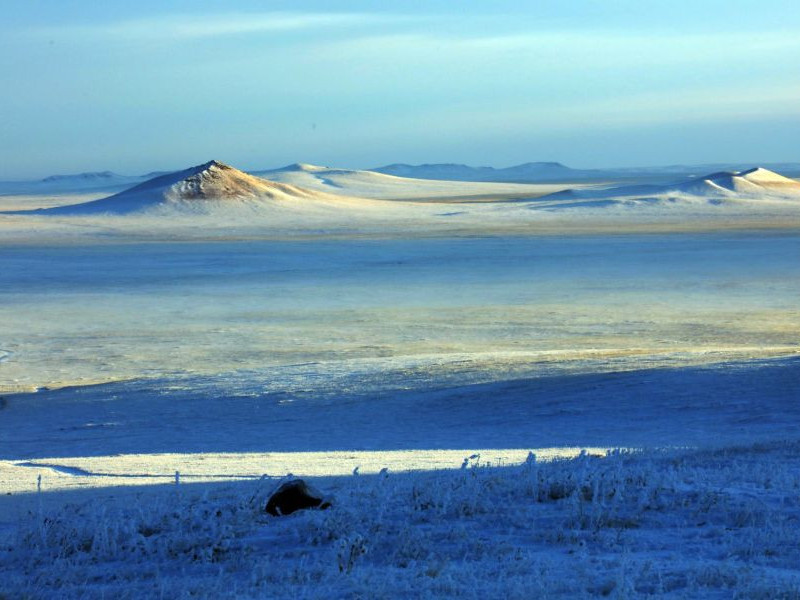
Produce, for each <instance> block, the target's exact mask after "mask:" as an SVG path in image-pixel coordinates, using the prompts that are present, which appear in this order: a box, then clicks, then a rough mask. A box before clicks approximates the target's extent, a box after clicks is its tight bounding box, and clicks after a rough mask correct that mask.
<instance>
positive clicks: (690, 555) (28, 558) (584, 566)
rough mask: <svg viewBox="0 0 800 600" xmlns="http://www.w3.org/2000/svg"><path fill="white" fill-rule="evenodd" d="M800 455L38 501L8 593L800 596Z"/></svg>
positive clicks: (8, 557) (715, 453)
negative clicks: (303, 504)
mask: <svg viewBox="0 0 800 600" xmlns="http://www.w3.org/2000/svg"><path fill="white" fill-rule="evenodd" d="M798 460H800V445H798V443H797V442H793V443H777V442H774V443H768V444H760V445H750V446H743V447H728V448H722V449H709V450H671V451H649V452H631V451H614V452H610V453H608V454H607V455H605V456H603V457H597V456H592V455H589V454H582V455H581V456H579V457H577V458H575V459H572V460H556V461H551V462H539V461H537V460H536V457H535V456H534V455H533V454H531V455H530V456H529V457H528V459H527V460H526V461H525V462H524V463H523V464H515V465H502V466H497V465H486V464H484V462H483V461H482V460H481V457H480V455H472V456H468V457H465V459H464V461H463V464H462V467H461V469H458V470H449V471H429V472H410V473H399V474H397V473H393V472H391V471H382V472H381V473H379V474H377V475H369V476H367V475H358V474H356V475H353V476H350V477H344V478H328V479H322V480H320V481H319V482H318V483H319V485H320V486H321V487H323V488H324V489H325V490H326V491H327V492H328V493H329V494H330V495H331V499H332V502H333V507H332V508H330V509H328V510H325V511H319V510H312V511H301V512H298V513H294V514H293V515H291V516H288V517H272V516H269V515H267V514H266V513H265V512H264V506H265V504H266V501H267V498H268V497H269V494H270V492H271V491H273V490H274V489H275V488H276V487H277V485H278V483H279V481H276V480H274V479H269V478H262V479H259V480H256V481H253V482H245V483H238V484H227V485H212V486H209V485H188V484H187V485H184V484H177V485H172V486H171V487H168V488H162V489H160V490H158V491H150V490H148V491H142V492H140V493H136V494H129V495H127V496H123V497H122V499H119V498H118V499H117V501H116V502H114V501H108V500H106V501H104V502H100V501H99V500H98V499H97V498H95V499H91V497H88V498H87V497H86V496H82V497H79V498H75V499H73V498H70V497H69V496H66V497H65V498H64V502H65V503H64V505H63V506H62V507H61V508H59V509H57V510H47V509H43V508H41V507H39V508H36V507H34V508H32V510H31V511H30V513H29V514H28V515H27V516H25V517H24V518H23V519H22V522H21V523H20V527H19V529H18V530H17V531H16V532H15V535H14V536H13V538H12V539H11V540H10V541H7V542H5V544H4V547H3V549H2V559H3V562H2V564H4V565H5V567H4V569H5V571H6V574H5V577H4V587H5V589H4V592H5V594H6V596H7V597H50V596H51V595H52V594H56V595H59V596H61V597H63V596H76V597H78V596H79V597H86V598H107V597H109V596H113V597H117V598H141V597H144V596H147V597H150V596H153V597H170V598H181V597H186V598H190V597H191V598H217V597H242V598H245V597H276V598H277V597H279V598H332V597H352V598H394V597H430V598H441V597H457V598H487V597H494V598H500V597H503V598H531V597H568V598H582V597H587V598H593V597H604V596H607V597H619V598H621V597H627V598H629V597H675V598H696V597H705V598H765V599H773V598H796V597H797V596H798V594H800V572H798V564H799V563H800V543H798V542H799V541H800V540H798V533H797V531H798V518H800V500H798V494H799V493H800V473H798V471H797V468H796V465H797V461H798Z"/></svg>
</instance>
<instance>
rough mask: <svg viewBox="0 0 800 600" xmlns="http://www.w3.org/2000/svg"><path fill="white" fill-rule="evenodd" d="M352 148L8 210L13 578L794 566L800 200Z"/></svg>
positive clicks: (485, 592) (379, 575) (337, 579)
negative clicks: (145, 210)
mask: <svg viewBox="0 0 800 600" xmlns="http://www.w3.org/2000/svg"><path fill="white" fill-rule="evenodd" d="M303 177H305V175H303ZM394 179H399V178H392V180H394ZM373 180H374V178H373V179H370V176H367V177H366V179H365V176H364V175H363V174H359V175H358V177H357V178H354V179H352V180H351V182H352V188H351V189H350V190H348V189H347V186H346V184H347V181H348V180H347V174H344V175H341V176H339V179H338V180H337V185H339V186H340V187H341V188H342V189H341V192H342V194H343V196H344V199H343V201H342V203H341V204H337V202H336V200H335V199H333V200H332V199H330V198H327V197H326V198H324V201H323V200H319V201H315V200H313V199H312V200H310V201H308V202H307V203H306V204H302V203H293V202H284V203H279V202H275V203H273V204H270V205H268V206H267V207H266V209H265V207H264V206H256V205H254V204H248V205H241V206H235V207H224V211H219V210H216V209H215V210H212V211H210V212H208V213H203V214H178V213H174V212H170V211H161V212H158V211H156V212H155V213H152V214H147V215H142V216H118V215H90V216H86V215H83V216H81V215H77V216H75V215H72V216H69V215H67V216H61V215H37V214H9V213H6V214H0V261H1V264H2V268H0V322H1V323H2V324H3V325H2V328H0V396H2V401H0V491H2V492H3V493H4V494H5V495H4V496H0V515H2V516H0V541H1V542H2V543H0V565H2V569H3V584H2V586H4V587H0V595H2V594H5V595H6V596H8V597H56V596H59V595H60V596H62V597H108V596H109V595H114V596H118V597H131V598H138V597H159V596H162V597H181V596H182V595H183V596H185V597H221V596H223V597H226V596H227V597H237V596H238V597H254V596H256V597H318V598H329V597H397V596H404V597H448V596H452V597H476V598H478V597H480V598H484V597H520V598H523V597H525V598H527V597H537V596H538V597H569V598H573V597H598V596H599V597H602V596H612V597H637V596H648V595H649V596H653V597H661V596H672V597H690V598H696V597H718V598H729V597H736V596H738V597H742V598H752V597H763V598H776V597H798V596H800V554H798V552H800V535H798V533H797V531H798V528H797V524H798V517H799V516H800V513H799V512H798V507H800V471H798V469H797V466H796V465H797V464H798V463H797V461H798V458H800V438H799V437H798V436H799V435H800V413H799V412H798V411H800V403H798V400H800V380H799V378H800V370H798V360H800V358H799V357H798V352H799V351H800V346H798V338H799V337H800V336H799V335H798V334H800V303H798V301H799V300H800V261H799V260H798V257H800V206H798V203H797V202H796V201H793V200H791V199H785V198H738V197H732V198H726V199H725V202H723V203H711V202H707V201H705V200H706V199H704V198H698V197H686V198H682V199H680V201H677V202H676V201H674V198H673V199H672V200H670V199H668V198H664V199H663V201H659V202H652V201H647V202H640V201H638V200H636V199H629V200H626V201H623V202H617V203H615V204H604V203H603V202H602V201H600V202H597V203H595V204H594V205H589V206H573V204H574V202H573V201H571V200H559V199H551V200H548V199H547V198H546V197H544V198H541V199H540V198H539V197H538V196H539V194H537V197H536V198H532V199H531V201H530V202H520V197H521V195H524V194H526V193H530V189H528V190H522V189H519V190H518V189H516V188H513V187H510V186H513V184H502V185H499V186H498V187H496V188H493V189H492V188H490V187H487V188H485V189H484V188H483V186H479V187H481V189H480V194H479V195H480V196H486V197H491V198H493V199H494V200H497V199H498V198H500V199H502V197H503V195H504V194H505V195H506V197H507V199H508V200H510V201H509V202H497V201H495V202H480V203H474V202H472V201H468V202H467V201H465V200H464V199H465V198H466V197H468V196H470V197H472V199H473V200H474V196H476V194H475V193H474V191H475V189H476V188H469V189H467V188H466V187H464V188H462V191H461V192H458V186H459V185H464V186H474V185H476V184H455V183H448V184H442V183H436V182H434V183H432V184H431V183H430V182H428V183H426V184H425V185H433V186H438V188H436V187H428V188H424V189H423V187H420V186H422V185H423V184H420V183H418V182H414V181H411V182H408V183H407V184H406V185H407V186H408V189H407V190H406V192H404V193H399V194H395V191H394V190H396V189H398V188H397V187H395V188H392V189H391V190H390V189H389V188H385V187H384V192H382V193H384V196H382V197H383V198H394V199H393V201H392V202H381V201H380V200H374V199H372V200H364V201H362V200H359V199H358V198H357V196H359V195H360V194H359V193H356V192H360V193H361V195H363V193H365V190H366V189H367V188H366V187H365V186H367V184H368V183H369V182H370V181H373ZM379 181H380V182H381V185H391V186H399V185H401V184H402V180H401V181H400V184H398V183H397V182H396V181H391V182H390V184H387V183H386V181H387V180H379ZM486 185H487V186H491V185H492V184H486ZM375 189H377V188H375ZM437 189H438V191H436V190H437ZM432 190H433V191H432ZM23 191H24V190H23ZM330 191H331V190H326V193H327V192H330ZM540 191H541V190H540ZM390 193H391V194H394V195H390ZM432 193H438V194H442V196H440V198H439V199H440V200H441V202H431V201H430V195H431V194H432ZM100 196H101V194H99V193H95V192H92V195H91V196H86V195H83V196H80V197H76V196H70V195H69V194H66V195H64V196H48V195H44V196H33V197H32V196H29V195H28V196H26V195H25V194H22V193H21V194H14V195H9V196H6V197H3V198H0V205H2V206H0V210H3V209H5V210H10V211H18V210H20V209H22V210H28V209H32V208H38V206H57V205H60V204H70V203H72V202H75V201H80V200H94V199H97V198H98V197H100ZM378 196H379V195H378V194H376V197H378ZM414 197H416V198H425V202H418V203H415V202H407V201H397V199H398V198H405V199H406V200H408V199H409V198H414ZM484 199H486V198H484ZM37 204H38V206H37ZM615 449H622V450H621V451H617V450H615ZM582 450H585V452H584V453H583V454H582ZM529 452H532V453H533V455H535V458H534V457H530V456H529ZM607 452H610V454H609V455H607V456H606V453H607ZM597 456H604V458H596V457H597ZM288 473H292V474H294V475H297V476H304V477H307V478H310V479H311V480H313V481H314V483H315V485H317V486H318V487H319V488H321V489H322V490H323V491H325V492H326V493H329V494H331V495H332V496H333V498H334V505H333V508H332V509H330V510H329V511H321V512H316V511H314V512H306V513H298V514H296V515H293V516H291V517H286V518H282V519H275V518H272V517H268V516H267V515H265V514H263V512H262V510H263V504H264V502H265V501H266V498H267V497H268V495H269V492H270V491H271V490H272V489H274V488H275V487H276V486H277V485H278V483H279V482H280V481H282V479H283V478H285V477H286V476H287V474H288ZM37 489H39V490H41V491H38V492H37Z"/></svg>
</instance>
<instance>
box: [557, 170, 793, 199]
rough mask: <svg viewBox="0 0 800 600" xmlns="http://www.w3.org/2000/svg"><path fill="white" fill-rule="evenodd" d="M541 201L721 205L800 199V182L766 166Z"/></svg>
mask: <svg viewBox="0 0 800 600" xmlns="http://www.w3.org/2000/svg"><path fill="white" fill-rule="evenodd" d="M542 200H580V201H581V203H580V205H581V206H588V205H591V204H593V203H594V202H593V201H600V202H602V203H603V204H615V203H631V202H633V203H638V202H643V201H644V202H648V203H660V202H670V203H675V202H685V203H697V202H701V203H711V204H720V203H722V202H724V201H726V200H745V201H747V200H800V182H798V181H795V180H794V179H789V178H788V177H784V176H783V175H780V174H778V173H775V172H774V171H770V170H768V169H765V168H763V167H754V168H751V169H748V170H746V171H738V172H736V171H721V172H718V173H711V174H709V175H705V176H703V177H697V178H692V179H684V180H680V181H677V182H674V183H671V184H667V185H627V186H615V187H604V188H593V189H592V188H589V189H580V190H578V189H569V190H564V191H561V192H557V193H555V194H551V195H550V196H545V197H543V198H542ZM594 204H597V203H594ZM569 206H575V205H574V204H572V205H569Z"/></svg>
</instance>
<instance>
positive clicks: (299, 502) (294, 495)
mask: <svg viewBox="0 0 800 600" xmlns="http://www.w3.org/2000/svg"><path fill="white" fill-rule="evenodd" d="M330 505H331V503H330V502H326V501H325V500H324V499H323V497H322V494H320V493H319V492H318V491H317V490H315V489H314V488H312V487H311V486H309V485H308V484H307V483H306V482H305V481H303V480H302V479H295V480H293V481H287V482H286V483H284V484H283V485H281V486H280V487H279V488H278V489H277V490H275V493H274V494H272V496H270V499H269V500H268V501H267V507H266V511H267V512H268V513H269V514H271V515H273V516H276V517H279V516H281V515H290V514H292V513H293V512H295V511H297V510H303V509H306V508H319V509H320V510H325V509H326V508H330Z"/></svg>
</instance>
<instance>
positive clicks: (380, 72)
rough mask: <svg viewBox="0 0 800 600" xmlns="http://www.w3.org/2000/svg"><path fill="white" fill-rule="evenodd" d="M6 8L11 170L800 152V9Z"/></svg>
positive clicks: (0, 166) (4, 169)
mask: <svg viewBox="0 0 800 600" xmlns="http://www.w3.org/2000/svg"><path fill="white" fill-rule="evenodd" d="M748 4H752V6H751V7H750V8H748V7H747V6H743V5H742V4H738V5H737V6H736V7H735V10H732V9H731V4H730V3H729V2H726V3H723V2H717V1H701V2H693V3H689V2H686V1H679V2H673V3H669V4H666V3H664V4H662V5H659V6H656V5H653V4H652V3H638V2H632V1H630V2H592V1H580V2H575V3H569V4H565V3H559V2H544V3H536V5H535V6H530V5H529V3H525V2H521V1H520V2H496V3H491V5H489V4H479V3H475V4H459V5H458V10H457V11H456V10H455V9H454V4H452V3H447V2H441V1H431V2H406V3H402V4H401V3H397V4H394V3H392V4H388V3H387V4H385V5H381V6H377V5H375V4H374V3H368V2H340V3H337V4H336V5H335V8H331V5H330V4H328V3H324V2H272V3H270V4H269V10H266V9H265V5H264V4H263V3H260V2H255V1H243V2H237V3H236V6H235V8H230V7H226V8H223V7H222V6H221V5H220V4H219V3H214V2H209V1H193V2H188V1H179V2H171V3H169V4H168V5H166V4H164V3H160V2H156V1H154V0H144V1H141V2H138V3H135V4H129V3H101V4H97V3H94V4H91V5H88V4H85V3H82V2H76V1H55V0H44V1H41V2H37V3H30V4H21V3H12V2H4V1H0V8H2V9H3V13H4V19H3V22H2V23H1V24H0V49H1V50H2V52H0V86H2V89H3V90H4V91H5V93H4V94H2V95H0V132H1V133H0V136H1V139H2V141H3V143H2V144H0V180H3V179H15V178H28V177H40V176H45V175H49V174H53V173H70V172H81V171H91V170H105V169H109V170H112V171H116V172H121V173H130V174H133V173H144V172H148V171H151V170H160V169H164V168H171V167H175V168H177V167H182V166H187V165H192V164H199V163H202V162H205V161H206V160H207V159H208V157H209V156H218V157H223V158H224V159H225V160H226V162H230V163H232V164H235V165H237V166H241V167H243V168H266V167H270V166H275V167H277V166H279V165H283V164H287V163H291V162H296V161H302V162H311V163H316V164H331V165H334V166H341V167H351V168H370V167H375V166H378V165H381V164H386V163H394V162H405V163H440V162H457V163H468V164H473V165H491V166H496V167H498V166H506V165H511V164H518V163H523V162H527V161H560V162H563V163H565V164H567V165H569V166H572V167H576V168H598V167H614V166H642V165H654V164H674V163H715V162H735V161H743V162H752V163H753V164H760V163H769V162H783V161H797V160H798V154H797V153H796V139H797V137H798V135H800V68H798V67H800V64H798V63H800V6H798V5H797V4H796V3H795V2H789V1H778V0H767V1H764V2H759V3H758V4H757V5H756V4H755V3H748Z"/></svg>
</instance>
